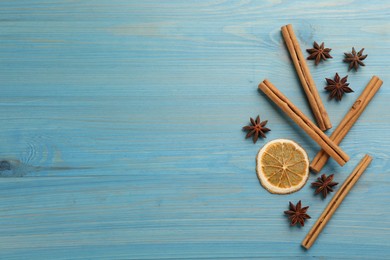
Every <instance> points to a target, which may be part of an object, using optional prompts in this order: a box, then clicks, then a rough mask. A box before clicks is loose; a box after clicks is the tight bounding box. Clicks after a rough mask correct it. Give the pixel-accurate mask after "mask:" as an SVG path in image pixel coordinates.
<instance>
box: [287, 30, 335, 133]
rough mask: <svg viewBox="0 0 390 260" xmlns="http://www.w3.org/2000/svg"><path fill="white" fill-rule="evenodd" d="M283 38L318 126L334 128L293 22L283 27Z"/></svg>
mask: <svg viewBox="0 0 390 260" xmlns="http://www.w3.org/2000/svg"><path fill="white" fill-rule="evenodd" d="M281 29H282V35H283V39H284V41H285V42H286V45H287V49H288V51H289V52H290V56H291V59H292V61H293V63H294V66H295V70H296V71H297V74H298V77H299V80H300V81H301V84H302V87H303V90H304V91H305V93H306V96H307V99H308V101H309V104H310V107H311V110H312V112H313V115H314V117H315V118H316V121H317V124H318V127H319V128H320V129H321V130H322V131H325V130H327V129H329V128H332V124H331V123H330V119H329V116H328V113H327V112H326V110H325V107H324V105H323V103H322V101H321V98H320V96H319V94H318V90H317V88H316V85H315V83H314V80H313V78H312V76H311V74H310V71H309V67H307V64H306V60H305V57H304V56H303V54H302V51H301V48H300V47H299V42H298V40H297V37H296V36H295V33H294V29H293V27H292V25H291V24H288V25H285V26H283V27H282V28H281Z"/></svg>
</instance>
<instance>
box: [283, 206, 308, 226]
mask: <svg viewBox="0 0 390 260" xmlns="http://www.w3.org/2000/svg"><path fill="white" fill-rule="evenodd" d="M308 208H309V206H307V207H303V208H302V204H301V201H299V202H298V203H297V205H296V206H295V205H294V204H292V203H291V201H290V210H286V211H285V212H284V214H286V215H288V218H289V219H290V221H291V226H294V225H295V224H297V223H299V224H300V225H301V226H302V227H303V226H304V225H305V219H308V218H310V216H309V215H307V214H306V211H307V209H308Z"/></svg>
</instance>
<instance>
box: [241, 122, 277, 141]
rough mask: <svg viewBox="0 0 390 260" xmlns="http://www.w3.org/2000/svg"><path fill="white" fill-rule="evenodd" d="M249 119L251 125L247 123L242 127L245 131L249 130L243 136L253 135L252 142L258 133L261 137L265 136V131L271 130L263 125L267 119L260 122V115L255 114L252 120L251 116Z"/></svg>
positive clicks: (255, 139) (257, 136)
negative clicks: (254, 118)
mask: <svg viewBox="0 0 390 260" xmlns="http://www.w3.org/2000/svg"><path fill="white" fill-rule="evenodd" d="M250 121H251V124H252V125H247V126H244V127H243V128H242V129H244V130H245V131H249V132H248V134H247V135H246V137H245V138H249V137H250V136H251V135H253V143H256V142H257V139H258V138H259V135H260V136H261V137H263V138H266V136H265V133H266V132H268V131H271V129H269V128H267V127H265V125H266V124H267V122H268V120H265V121H263V122H260V116H257V117H256V120H253V118H252V117H251V118H250Z"/></svg>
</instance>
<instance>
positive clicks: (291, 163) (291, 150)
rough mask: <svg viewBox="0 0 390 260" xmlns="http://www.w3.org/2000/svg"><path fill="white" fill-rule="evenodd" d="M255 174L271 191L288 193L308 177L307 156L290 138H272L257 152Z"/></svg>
mask: <svg viewBox="0 0 390 260" xmlns="http://www.w3.org/2000/svg"><path fill="white" fill-rule="evenodd" d="M256 161H257V166H256V170H257V176H258V177H259V180H260V183H261V185H263V187H264V188H266V189H267V190H268V191H269V192H271V193H276V194H288V193H292V192H295V191H298V190H299V189H301V188H302V187H303V186H304V185H305V183H306V181H307V179H308V177H309V158H308V156H307V153H306V151H305V150H303V148H302V147H301V146H299V145H298V144H297V143H295V142H294V141H291V140H287V139H276V140H273V141H271V142H269V143H267V144H266V145H264V146H263V148H261V149H260V151H259V153H258V154H257V158H256Z"/></svg>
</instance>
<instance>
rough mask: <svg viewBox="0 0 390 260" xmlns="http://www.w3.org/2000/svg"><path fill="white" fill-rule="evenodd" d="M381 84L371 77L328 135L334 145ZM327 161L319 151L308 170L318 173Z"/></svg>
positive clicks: (343, 135) (326, 157)
mask: <svg viewBox="0 0 390 260" xmlns="http://www.w3.org/2000/svg"><path fill="white" fill-rule="evenodd" d="M382 83H383V81H382V80H381V79H380V78H378V77H377V76H373V77H372V78H371V80H370V82H369V83H368V84H367V86H366V88H365V89H364V91H363V92H362V94H361V95H360V97H358V99H357V100H356V101H355V103H354V104H353V106H352V107H351V109H350V110H349V111H348V113H347V114H346V115H345V116H344V119H343V120H342V121H341V122H340V124H339V125H338V126H337V128H336V129H335V130H334V131H333V133H332V134H331V135H330V139H331V140H332V141H333V142H334V143H335V144H337V145H339V144H340V143H341V141H342V140H343V138H344V137H345V136H346V135H347V133H348V131H349V130H350V129H351V128H352V126H353V125H354V124H355V122H356V121H357V120H358V118H359V117H360V115H361V114H362V113H363V111H364V109H365V108H366V107H367V105H368V103H370V101H371V99H372V98H373V97H374V95H375V94H376V92H377V91H378V90H379V88H380V87H381V86H382ZM328 159H329V155H328V154H327V153H326V152H325V151H324V150H321V151H319V152H318V153H317V155H316V156H315V157H314V159H313V161H312V162H311V164H310V169H311V170H312V171H313V172H315V173H318V172H320V171H321V169H322V168H323V167H324V165H325V164H326V162H327V161H328Z"/></svg>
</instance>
